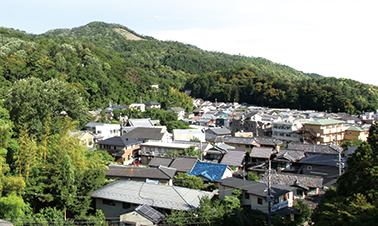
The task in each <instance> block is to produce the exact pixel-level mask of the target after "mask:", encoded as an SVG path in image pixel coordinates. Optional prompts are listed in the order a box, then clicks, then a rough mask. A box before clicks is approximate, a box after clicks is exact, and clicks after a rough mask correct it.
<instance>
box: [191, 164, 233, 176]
mask: <svg viewBox="0 0 378 226" xmlns="http://www.w3.org/2000/svg"><path fill="white" fill-rule="evenodd" d="M226 169H227V165H225V164H219V163H212V162H199V161H198V162H197V163H196V165H195V166H194V167H193V169H192V171H191V172H189V173H188V175H194V176H202V177H205V178H206V179H208V180H210V181H216V180H220V179H222V177H223V174H224V172H225V171H226Z"/></svg>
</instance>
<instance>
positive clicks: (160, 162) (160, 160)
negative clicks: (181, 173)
mask: <svg viewBox="0 0 378 226" xmlns="http://www.w3.org/2000/svg"><path fill="white" fill-rule="evenodd" d="M172 160H173V158H171V157H159V156H156V157H153V158H152V159H151V161H150V162H149V163H148V166H149V167H159V166H165V167H169V166H170V165H171V162H172Z"/></svg>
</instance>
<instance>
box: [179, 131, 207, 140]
mask: <svg viewBox="0 0 378 226" xmlns="http://www.w3.org/2000/svg"><path fill="white" fill-rule="evenodd" d="M197 139H198V140H199V141H201V142H205V141H206V135H205V133H204V132H203V131H202V130H200V129H174V130H173V140H174V141H192V140H197Z"/></svg>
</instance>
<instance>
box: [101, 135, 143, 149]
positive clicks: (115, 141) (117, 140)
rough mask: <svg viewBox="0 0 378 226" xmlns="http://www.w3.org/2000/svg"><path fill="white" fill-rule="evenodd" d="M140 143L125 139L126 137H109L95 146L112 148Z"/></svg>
mask: <svg viewBox="0 0 378 226" xmlns="http://www.w3.org/2000/svg"><path fill="white" fill-rule="evenodd" d="M140 143H142V141H139V140H135V139H131V138H126V137H111V138H108V139H105V140H102V141H99V142H97V144H104V145H113V146H120V147H126V146H129V145H133V144H140Z"/></svg>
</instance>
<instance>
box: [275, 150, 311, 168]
mask: <svg viewBox="0 0 378 226" xmlns="http://www.w3.org/2000/svg"><path fill="white" fill-rule="evenodd" d="M304 157H306V155H305V152H304V151H303V150H292V149H287V148H284V149H281V150H280V151H279V152H278V153H277V155H276V157H275V158H274V159H273V161H272V168H273V169H276V170H278V171H285V172H298V170H299V169H295V167H294V166H293V163H295V162H298V161H299V160H301V159H302V158H304Z"/></svg>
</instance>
